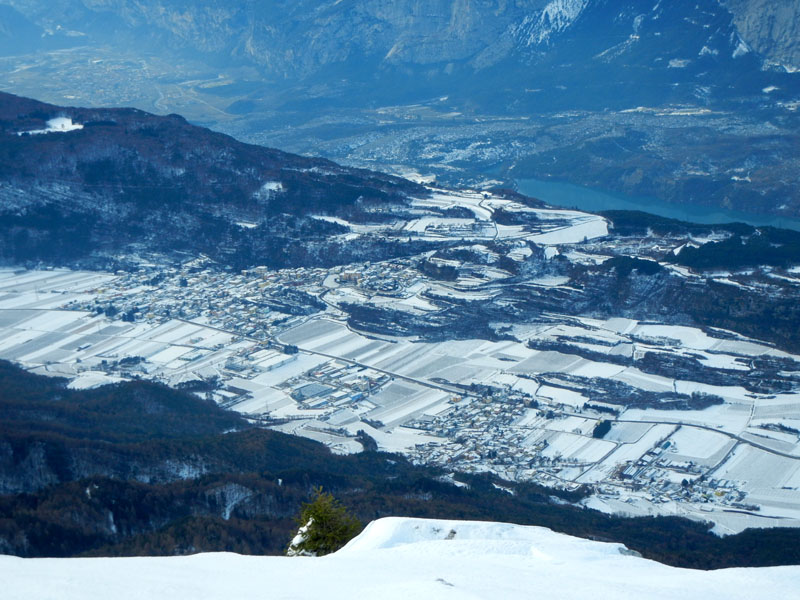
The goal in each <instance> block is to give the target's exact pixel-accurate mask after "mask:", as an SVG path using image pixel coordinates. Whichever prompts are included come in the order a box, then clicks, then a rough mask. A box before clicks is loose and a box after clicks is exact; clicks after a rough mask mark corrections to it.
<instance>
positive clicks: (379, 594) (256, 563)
mask: <svg viewBox="0 0 800 600" xmlns="http://www.w3.org/2000/svg"><path fill="white" fill-rule="evenodd" d="M624 552H625V550H624V547H623V546H621V545H619V544H607V543H601V542H592V541H588V540H582V539H579V538H573V537H570V536H566V535H563V534H558V533H554V532H552V531H550V530H547V529H544V528H540V527H524V526H520V525H511V524H505V523H488V522H487V523H479V522H469V521H443V520H426V519H404V518H387V519H380V520H378V521H374V522H372V523H370V524H369V525H368V526H367V528H366V529H365V530H364V532H363V533H362V534H361V535H359V536H358V537H357V538H355V539H354V540H352V541H351V542H350V543H349V544H348V545H347V546H345V548H343V549H342V550H340V551H339V552H337V553H335V554H332V555H329V556H326V557H322V558H305V557H297V558H287V557H258V556H240V555H235V554H226V553H214V554H198V555H194V556H181V557H159V558H86V559H83V558H81V559H20V558H16V557H7V556H3V557H0V570H2V571H3V572H4V574H5V581H4V598H6V599H7V600H23V599H25V600H28V599H30V598H37V599H41V600H50V599H53V600H55V599H58V600H83V599H87V600H88V599H91V600H95V599H96V598H110V597H113V598H115V600H142V599H144V598H147V599H152V600H159V599H169V600H211V599H215V600H217V599H219V598H237V599H238V600H250V599H253V600H255V599H258V600H263V598H270V599H271V600H288V599H309V598H327V599H331V600H339V599H342V600H345V599H347V600H351V599H352V598H353V597H357V598H358V597H361V598H380V599H381V600H408V598H424V599H426V600H452V599H466V600H472V599H487V600H497V599H499V598H502V599H504V600H517V599H520V600H522V599H524V600H530V598H539V599H542V600H551V599H552V600H555V599H558V600H573V599H576V600H577V599H580V600H585V598H587V597H588V598H614V599H615V600H629V599H630V600H634V599H635V600H641V599H642V598H648V599H652V600H661V599H665V600H666V599H670V600H674V599H675V598H682V599H684V600H695V599H697V600H709V599H711V598H725V599H727V600H739V599H741V600H745V599H746V600H758V599H760V598H765V599H766V598H770V599H771V598H792V597H796V592H797V590H798V589H800V567H796V566H792V567H770V568H761V569H724V570H719V571H692V570H687V569H677V568H674V567H668V566H665V565H662V564H659V563H656V562H653V561H649V560H644V559H642V558H638V557H636V556H629V555H626V554H624Z"/></svg>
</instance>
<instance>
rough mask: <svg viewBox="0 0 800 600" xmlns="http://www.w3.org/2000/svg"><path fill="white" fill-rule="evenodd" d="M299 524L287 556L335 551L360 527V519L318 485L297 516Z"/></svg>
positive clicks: (319, 554) (358, 530)
mask: <svg viewBox="0 0 800 600" xmlns="http://www.w3.org/2000/svg"><path fill="white" fill-rule="evenodd" d="M297 522H298V524H299V525H300V528H299V529H298V530H297V533H296V534H295V536H294V538H293V539H292V541H291V542H290V543H289V547H288V548H287V549H286V555H287V556H323V555H325V554H330V553H331V552H336V551H337V550H338V549H339V548H341V547H342V546H344V545H345V544H346V543H347V542H349V541H350V540H351V539H353V538H354V537H355V536H356V535H357V534H358V533H359V532H360V531H361V522H360V521H359V520H358V519H356V518H355V517H354V516H353V515H351V514H350V513H349V512H348V511H347V509H346V508H345V507H343V506H342V505H341V504H339V502H338V501H337V500H336V499H335V498H334V497H333V496H332V495H331V494H329V493H327V492H323V491H322V488H321V487H319V488H317V489H315V490H314V496H313V497H312V499H311V501H310V502H307V503H305V504H304V505H303V508H302V509H301V510H300V516H299V517H298V518H297Z"/></svg>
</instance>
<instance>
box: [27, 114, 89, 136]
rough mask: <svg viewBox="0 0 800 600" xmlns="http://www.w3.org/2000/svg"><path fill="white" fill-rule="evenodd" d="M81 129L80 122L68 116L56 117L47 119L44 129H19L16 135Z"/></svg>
mask: <svg viewBox="0 0 800 600" xmlns="http://www.w3.org/2000/svg"><path fill="white" fill-rule="evenodd" d="M78 129H83V125H81V124H80V123H73V122H72V119H70V118H69V117H56V118H55V119H50V120H49V121H47V128H46V129H34V130H32V131H20V132H19V133H18V134H17V135H24V134H29V135H40V134H43V133H65V132H67V131H76V130H78Z"/></svg>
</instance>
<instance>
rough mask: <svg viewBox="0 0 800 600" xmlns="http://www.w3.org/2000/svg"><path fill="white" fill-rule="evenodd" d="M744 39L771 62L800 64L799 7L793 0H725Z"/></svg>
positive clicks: (791, 67) (787, 65) (795, 67)
mask: <svg viewBox="0 0 800 600" xmlns="http://www.w3.org/2000/svg"><path fill="white" fill-rule="evenodd" d="M723 4H724V5H725V7H726V8H728V10H730V11H731V12H732V13H733V19H734V23H735V24H736V28H737V29H738V30H739V32H740V33H741V34H742V38H743V39H744V40H745V41H746V42H747V43H748V44H749V45H750V46H751V47H752V48H753V49H754V50H755V51H756V52H758V53H760V54H762V55H763V56H765V57H766V58H767V59H768V60H769V61H771V62H773V63H776V64H778V65H783V66H784V67H785V68H788V69H794V70H796V69H798V68H799V67H800V6H798V4H797V2H794V1H793V0H777V1H776V0H772V1H769V0H724V2H723Z"/></svg>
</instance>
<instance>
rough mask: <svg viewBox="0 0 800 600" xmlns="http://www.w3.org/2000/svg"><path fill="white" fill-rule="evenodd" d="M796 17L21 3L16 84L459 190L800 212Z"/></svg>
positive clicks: (378, 4) (565, 3)
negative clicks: (613, 196)
mask: <svg viewBox="0 0 800 600" xmlns="http://www.w3.org/2000/svg"><path fill="white" fill-rule="evenodd" d="M798 39H800V7H798V4H797V3H796V2H793V1H792V0H780V1H778V2H766V1H760V0H759V1H747V2H745V1H743V0H691V1H690V0H673V1H670V2H665V1H661V2H659V1H658V0H484V1H481V2H475V1H469V0H458V1H455V2H452V1H448V2H445V1H443V0H436V1H430V2H424V3H420V2H417V1H416V0H398V1H396V2H395V1H389V0H359V1H355V0H341V1H337V2H333V1H324V0H293V1H289V0H268V1H265V2H258V3H254V2H250V1H245V0H232V1H230V2H219V1H217V0H200V1H198V2H190V1H188V0H143V1H138V0H137V1H133V0H114V1H111V0H92V1H89V0H83V1H78V0H53V1H48V2H44V1H43V0H7V1H6V2H5V3H4V4H3V5H0V82H2V83H0V88H1V89H3V90H4V91H9V92H12V93H18V94H24V95H28V96H33V97H37V98H43V99H47V100H49V101H51V102H53V103H55V104H61V105H63V104H71V103H79V104H82V105H84V106H136V107H138V108H142V109H145V110H148V111H151V112H155V113H158V114H168V113H179V114H181V115H184V116H185V117H186V118H187V119H189V120H190V121H191V122H193V123H198V124H202V125H205V126H208V127H210V128H212V129H215V130H217V131H224V132H226V133H229V134H231V135H233V136H234V137H236V138H237V139H240V140H245V141H249V142H253V143H259V144H263V145H267V146H273V147H280V148H284V149H288V150H291V151H293V152H297V153H301V154H305V155H309V156H325V157H327V158H330V159H332V160H335V161H337V162H339V163H342V164H348V165H353V166H362V167H369V168H377V169H379V170H382V171H388V172H393V173H399V174H405V173H408V172H409V171H410V170H416V171H418V172H420V173H426V174H432V175H435V176H436V177H437V178H438V179H439V180H440V181H442V182H445V183H447V184H451V185H464V184H469V185H471V184H473V183H478V182H481V181H486V180H487V179H489V180H502V181H503V182H505V183H506V184H507V185H510V184H512V183H513V182H514V181H516V180H519V179H524V178H531V177H532V178H537V179H555V180H559V181H569V182H572V183H578V184H581V185H585V186H589V187H594V188H599V189H605V190H610V191H614V192H621V193H624V194H628V195H631V196H634V197H657V198H659V199H661V200H666V201H669V202H674V203H681V204H690V205H703V206H712V207H714V206H721V207H725V208H728V209H733V210H738V211H743V212H753V213H761V214H767V213H769V214H774V215H782V216H789V217H796V216H797V215H798V214H800V212H798V211H800V208H798V207H800V193H798V189H800V180H798V175H797V173H798V172H800V171H798V168H797V161H798V156H797V152H796V151H795V150H794V148H795V147H796V143H797V135H798V133H797V132H798V131H799V130H800V127H799V126H798V118H800V111H798V106H800V72H798V68H800V44H799V43H798V41H797V40H798Z"/></svg>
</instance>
